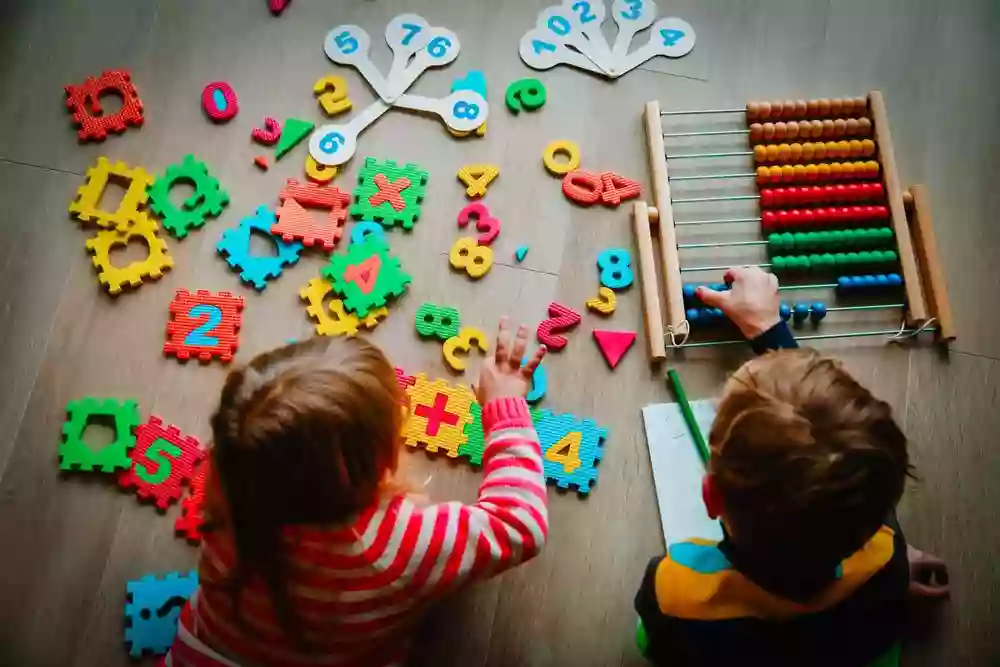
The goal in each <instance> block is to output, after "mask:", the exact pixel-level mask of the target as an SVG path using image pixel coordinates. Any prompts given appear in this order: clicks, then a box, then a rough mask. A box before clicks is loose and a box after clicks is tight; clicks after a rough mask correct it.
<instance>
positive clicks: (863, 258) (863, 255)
mask: <svg viewBox="0 0 1000 667" xmlns="http://www.w3.org/2000/svg"><path fill="white" fill-rule="evenodd" d="M877 261H878V260H877V259H875V258H874V257H872V253H871V252H869V251H868V250H862V251H861V252H859V253H858V264H862V265H869V264H874V263H875V262H877Z"/></svg>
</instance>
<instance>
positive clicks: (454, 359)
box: [441, 327, 490, 373]
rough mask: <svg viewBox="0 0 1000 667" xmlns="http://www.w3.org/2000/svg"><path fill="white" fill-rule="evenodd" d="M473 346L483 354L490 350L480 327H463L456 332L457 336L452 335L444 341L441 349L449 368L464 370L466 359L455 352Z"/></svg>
mask: <svg viewBox="0 0 1000 667" xmlns="http://www.w3.org/2000/svg"><path fill="white" fill-rule="evenodd" d="M473 347H475V348H476V349H478V350H479V351H480V352H482V353H483V354H486V353H487V352H489V351H490V346H489V343H487V342H486V334H485V333H483V331H482V330H481V329H476V328H475V327H464V328H463V329H462V330H461V331H459V332H458V335H457V336H453V337H451V338H449V339H448V340H446V341H445V342H444V345H443V346H442V347H441V351H442V352H443V353H444V360H445V361H446V362H447V363H448V366H449V367H450V368H451V370H453V371H455V372H456V373H461V372H463V371H464V370H465V366H466V361H465V359H464V358H463V357H460V356H458V355H457V354H456V352H469V351H471V350H472V348H473Z"/></svg>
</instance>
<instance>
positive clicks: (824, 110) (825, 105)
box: [816, 97, 830, 116]
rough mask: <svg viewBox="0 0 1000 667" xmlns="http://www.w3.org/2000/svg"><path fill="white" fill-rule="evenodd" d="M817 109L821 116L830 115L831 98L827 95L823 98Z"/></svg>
mask: <svg viewBox="0 0 1000 667" xmlns="http://www.w3.org/2000/svg"><path fill="white" fill-rule="evenodd" d="M816 111H817V112H819V115H820V116H829V115H830V100H828V99H826V98H825V97H824V98H823V99H821V100H820V101H819V103H818V105H817V107H816Z"/></svg>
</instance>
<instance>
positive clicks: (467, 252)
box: [448, 236, 493, 279]
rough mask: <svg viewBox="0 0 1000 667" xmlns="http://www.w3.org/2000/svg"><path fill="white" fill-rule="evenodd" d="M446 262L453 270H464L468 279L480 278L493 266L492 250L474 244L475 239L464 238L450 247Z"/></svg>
mask: <svg viewBox="0 0 1000 667" xmlns="http://www.w3.org/2000/svg"><path fill="white" fill-rule="evenodd" d="M448 261H449V262H451V265H452V267H453V268H455V269H458V270H464V271H465V272H466V273H468V274H469V277H470V278H476V279H478V278H482V277H483V276H485V275H486V274H487V273H488V272H489V270H490V268H491V267H492V266H493V250H492V249H491V248H490V247H489V246H481V245H477V244H476V239H474V238H471V237H468V236H464V237H462V238H460V239H458V240H457V241H455V245H453V246H452V247H451V250H450V251H449V253H448Z"/></svg>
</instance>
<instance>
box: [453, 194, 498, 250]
mask: <svg viewBox="0 0 1000 667" xmlns="http://www.w3.org/2000/svg"><path fill="white" fill-rule="evenodd" d="M473 220H475V221H476V231H478V232H480V234H479V236H478V237H476V243H478V244H479V245H481V246H485V245H489V244H491V243H493V241H494V240H495V239H496V237H497V236H499V234H500V227H501V224H500V221H499V220H497V219H496V218H494V217H493V215H492V214H491V213H490V209H489V208H487V206H486V204H484V203H483V202H481V201H474V202H472V203H471V204H468V205H467V206H465V208H463V209H462V210H461V211H459V212H458V226H459V228H460V229H464V228H465V227H466V225H468V224H469V223H470V222H472V221H473Z"/></svg>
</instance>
